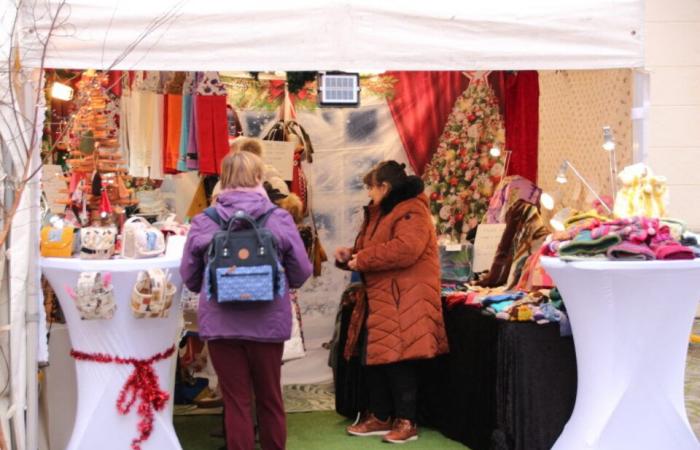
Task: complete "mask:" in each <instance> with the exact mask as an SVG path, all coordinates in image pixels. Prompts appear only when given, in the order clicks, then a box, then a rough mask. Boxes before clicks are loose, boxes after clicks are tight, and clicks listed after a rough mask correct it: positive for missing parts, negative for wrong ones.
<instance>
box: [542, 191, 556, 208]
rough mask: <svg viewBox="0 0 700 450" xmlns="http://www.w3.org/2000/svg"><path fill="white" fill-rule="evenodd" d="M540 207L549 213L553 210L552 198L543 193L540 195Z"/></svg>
mask: <svg viewBox="0 0 700 450" xmlns="http://www.w3.org/2000/svg"><path fill="white" fill-rule="evenodd" d="M540 205H542V207H543V208H544V209H548V210H549V211H551V210H553V209H554V197H552V196H551V195H550V194H549V193H547V192H543V193H542V194H541V195H540Z"/></svg>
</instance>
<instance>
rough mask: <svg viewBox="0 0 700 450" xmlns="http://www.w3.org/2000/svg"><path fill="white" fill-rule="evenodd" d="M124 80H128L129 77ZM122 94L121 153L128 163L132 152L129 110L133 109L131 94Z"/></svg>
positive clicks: (120, 121)
mask: <svg viewBox="0 0 700 450" xmlns="http://www.w3.org/2000/svg"><path fill="white" fill-rule="evenodd" d="M124 78H125V79H128V77H124ZM122 93H123V95H122V97H121V101H120V102H119V134H118V139H119V151H121V153H122V155H123V156H124V159H125V160H126V161H127V163H128V162H130V160H131V152H130V150H129V114H130V112H129V108H130V107H131V92H130V91H127V90H122ZM129 165H130V164H129Z"/></svg>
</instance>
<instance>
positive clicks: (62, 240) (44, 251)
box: [39, 225, 74, 258]
mask: <svg viewBox="0 0 700 450" xmlns="http://www.w3.org/2000/svg"><path fill="white" fill-rule="evenodd" d="M73 239H74V228H73V227H68V226H64V227H62V228H58V227H54V226H52V225H45V226H44V227H42V228H41V244H40V246H39V249H40V251H41V256H45V257H50V258H70V257H71V255H72V254H73Z"/></svg>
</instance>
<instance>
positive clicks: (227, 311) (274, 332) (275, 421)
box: [180, 152, 312, 450]
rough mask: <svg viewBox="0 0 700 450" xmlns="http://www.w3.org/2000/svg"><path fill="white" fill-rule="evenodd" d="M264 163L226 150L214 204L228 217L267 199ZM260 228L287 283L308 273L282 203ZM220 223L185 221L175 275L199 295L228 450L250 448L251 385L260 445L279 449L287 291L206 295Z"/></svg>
mask: <svg viewBox="0 0 700 450" xmlns="http://www.w3.org/2000/svg"><path fill="white" fill-rule="evenodd" d="M263 171H264V164H263V162H262V160H261V159H260V158H259V157H257V156H255V155H253V154H252V153H247V152H232V153H229V154H228V155H227V156H226V157H225V158H224V160H223V161H222V163H221V186H222V192H221V194H219V196H218V198H217V201H216V206H215V207H216V211H217V212H218V213H219V216H220V217H221V218H222V219H223V220H228V219H229V218H230V217H231V216H233V214H234V213H235V212H236V211H239V210H243V211H245V212H246V213H248V215H250V216H252V217H253V218H258V217H260V216H262V215H263V214H264V213H265V212H267V211H268V210H269V209H271V208H273V207H274V205H273V204H272V202H271V201H270V200H269V199H268V197H267V194H266V192H265V189H264V188H263V186H262V178H263ZM265 228H267V229H269V230H270V231H272V233H273V234H274V235H275V237H276V238H277V244H278V250H279V256H280V261H281V263H282V265H283V266H284V269H285V274H286V276H287V286H288V287H289V288H299V287H301V285H302V284H304V281H306V279H307V278H308V277H309V276H310V275H311V271H312V266H311V263H310V262H309V258H308V257H307V254H306V250H305V249H304V244H303V242H302V240H301V237H300V236H299V232H298V231H297V227H296V225H295V224H294V220H293V219H292V216H290V215H289V213H288V212H287V211H285V210H283V209H281V208H278V209H276V210H275V211H274V212H273V213H272V214H271V215H270V217H269V219H268V220H267V223H266V224H265ZM217 231H219V226H218V225H217V224H216V223H215V222H214V221H213V220H212V219H210V218H209V217H207V216H206V215H204V214H199V215H197V216H195V217H194V219H193V220H192V228H191V229H190V232H189V235H188V236H187V243H186V244H185V252H184V255H183V257H182V264H181V265H180V274H181V275H182V279H183V281H184V283H185V285H186V286H187V287H188V288H189V289H190V290H192V291H193V292H197V291H201V294H200V299H199V335H200V338H202V339H205V340H207V341H208V345H209V353H210V355H211V360H212V363H213V365H214V369H215V370H216V373H217V375H218V376H219V383H220V386H221V391H222V395H223V399H224V405H225V406H224V407H225V409H226V414H225V416H226V417H225V423H226V440H227V446H228V449H229V450H252V449H253V448H254V447H255V437H254V430H253V421H252V418H251V387H252V388H253V389H254V391H255V402H256V408H257V415H258V421H259V426H260V443H261V445H262V448H263V449H264V450H273V449H274V450H278V449H279V450H281V449H284V448H285V441H286V438H287V427H286V423H285V415H284V404H283V402H282V389H281V386H280V372H281V365H282V350H283V346H284V341H286V340H287V339H289V337H290V335H291V330H292V311H291V303H290V299H289V291H288V290H285V292H284V295H282V296H281V297H277V298H275V300H274V301H271V302H258V303H241V304H231V303H225V304H219V303H218V302H217V301H216V299H215V298H212V299H210V300H207V298H206V295H205V294H206V292H205V289H204V286H202V280H203V275H204V269H205V266H206V264H207V256H206V254H207V249H208V247H209V243H210V242H211V241H212V238H213V236H214V233H216V232H217Z"/></svg>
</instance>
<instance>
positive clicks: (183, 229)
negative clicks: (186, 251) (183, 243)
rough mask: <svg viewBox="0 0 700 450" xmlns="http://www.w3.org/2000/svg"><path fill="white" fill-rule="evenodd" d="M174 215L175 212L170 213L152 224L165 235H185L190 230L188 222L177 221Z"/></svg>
mask: <svg viewBox="0 0 700 450" xmlns="http://www.w3.org/2000/svg"><path fill="white" fill-rule="evenodd" d="M175 217H176V215H175V214H173V213H170V214H168V215H167V216H166V217H165V219H163V220H159V221H158V222H155V223H154V224H153V226H154V227H156V228H158V229H159V230H160V231H162V232H163V234H164V235H165V237H169V236H187V233H188V232H189V231H190V226H189V225H188V224H184V223H180V222H178V221H177V220H176V219H175Z"/></svg>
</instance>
